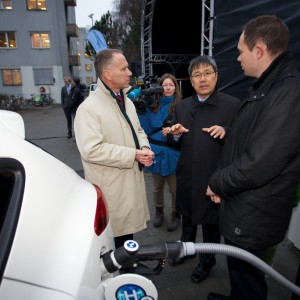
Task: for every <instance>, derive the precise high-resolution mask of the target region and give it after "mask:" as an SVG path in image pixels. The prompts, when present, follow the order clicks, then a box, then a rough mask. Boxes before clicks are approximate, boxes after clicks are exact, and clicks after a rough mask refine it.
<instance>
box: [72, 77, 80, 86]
mask: <svg viewBox="0 0 300 300" xmlns="http://www.w3.org/2000/svg"><path fill="white" fill-rule="evenodd" d="M73 81H74V83H75V84H76V85H78V84H79V83H80V78H79V77H74V78H73Z"/></svg>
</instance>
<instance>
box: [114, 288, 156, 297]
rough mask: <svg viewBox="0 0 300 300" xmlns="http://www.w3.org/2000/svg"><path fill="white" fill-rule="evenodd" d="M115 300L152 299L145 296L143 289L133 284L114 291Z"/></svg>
mask: <svg viewBox="0 0 300 300" xmlns="http://www.w3.org/2000/svg"><path fill="white" fill-rule="evenodd" d="M116 299H117V300H153V297H151V296H147V295H146V292H145V291H144V289H142V288H141V287H140V286H138V285H135V284H126V285H123V286H121V287H120V288H119V289H118V290H117V291H116Z"/></svg>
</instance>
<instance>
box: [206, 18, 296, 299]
mask: <svg viewBox="0 0 300 300" xmlns="http://www.w3.org/2000/svg"><path fill="white" fill-rule="evenodd" d="M288 43H289V29H288V27H287V25H286V24H285V23H284V22H283V21H282V20H281V19H279V18H278V17H277V16H275V15H262V16H258V17H256V18H254V19H251V20H250V21H249V22H248V23H246V24H245V25H244V26H243V29H242V33H241V35H240V38H239V42H238V50H239V53H240V54H239V56H238V58H237V60H238V62H240V64H241V67H242V69H243V71H244V73H245V75H246V76H249V77H254V78H256V81H255V82H254V83H253V85H252V87H251V88H250V89H249V93H248V96H247V97H246V98H245V99H244V100H243V102H242V106H241V109H240V110H239V112H238V114H237V117H236V119H235V121H234V123H233V125H232V128H231V130H230V132H229V134H228V136H227V138H226V143H225V146H224V149H223V152H222V157H221V160H220V166H219V167H218V169H217V170H216V171H215V172H214V173H213V174H212V176H211V178H210V180H209V185H208V188H207V195H208V196H209V197H210V198H211V202H212V203H215V204H217V205H219V206H220V231H221V234H222V235H223V236H224V240H225V244H227V245H231V246H236V247H239V248H242V249H244V250H246V251H248V252H250V253H252V254H253V255H255V256H257V257H258V258H260V259H262V260H264V258H265V255H266V253H267V252H268V249H269V248H270V247H274V245H277V244H278V243H280V242H281V241H282V240H283V239H284V237H285V234H286V231H287V229H288V226H289V222H290V218H291V214H292V209H293V206H294V199H295V194H296V189H297V185H298V183H299V179H300V139H299V132H300V118H299V115H300V74H299V73H298V72H297V69H296V65H295V62H294V59H293V57H292V54H291V53H290V52H289V51H288V50H287V48H288ZM227 266H228V271H229V278H230V285H231V291H230V295H229V296H225V295H221V294H216V293H210V294H209V295H208V298H207V299H209V300H226V299H231V300H267V299H268V287H267V284H266V282H265V274H264V273H263V272H262V271H260V270H258V269H257V268H256V267H255V266H253V265H252V264H249V263H247V262H245V261H243V260H239V259H238V258H234V257H230V256H227Z"/></svg>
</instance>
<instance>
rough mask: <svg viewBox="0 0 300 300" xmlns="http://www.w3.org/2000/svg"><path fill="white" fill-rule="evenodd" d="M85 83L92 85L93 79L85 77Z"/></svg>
mask: <svg viewBox="0 0 300 300" xmlns="http://www.w3.org/2000/svg"><path fill="white" fill-rule="evenodd" d="M85 81H86V83H87V84H92V83H93V82H94V80H93V77H85Z"/></svg>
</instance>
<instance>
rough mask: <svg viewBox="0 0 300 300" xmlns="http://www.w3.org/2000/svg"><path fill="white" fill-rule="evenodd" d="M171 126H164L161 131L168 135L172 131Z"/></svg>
mask: <svg viewBox="0 0 300 300" xmlns="http://www.w3.org/2000/svg"><path fill="white" fill-rule="evenodd" d="M170 129H171V127H163V129H162V130H161V133H162V135H163V136H167V134H168V133H169V132H170Z"/></svg>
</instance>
